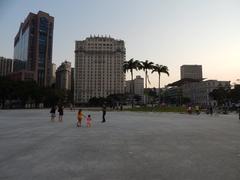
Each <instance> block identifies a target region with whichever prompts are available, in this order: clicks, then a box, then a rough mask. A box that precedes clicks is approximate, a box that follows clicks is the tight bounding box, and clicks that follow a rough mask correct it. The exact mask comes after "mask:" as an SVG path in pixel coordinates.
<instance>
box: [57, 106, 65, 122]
mask: <svg viewBox="0 0 240 180" xmlns="http://www.w3.org/2000/svg"><path fill="white" fill-rule="evenodd" d="M63 108H64V107H63V105H59V106H58V113H59V116H58V120H59V122H62V121H63Z"/></svg>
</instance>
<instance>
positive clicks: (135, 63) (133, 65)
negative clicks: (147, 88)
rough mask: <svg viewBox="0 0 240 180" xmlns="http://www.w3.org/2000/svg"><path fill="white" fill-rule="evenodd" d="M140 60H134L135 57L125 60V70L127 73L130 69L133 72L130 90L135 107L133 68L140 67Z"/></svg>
mask: <svg viewBox="0 0 240 180" xmlns="http://www.w3.org/2000/svg"><path fill="white" fill-rule="evenodd" d="M139 64H140V63H139V61H138V60H134V59H133V58H132V59H130V60H129V61H124V63H123V71H124V73H126V72H127V71H128V70H129V71H130V73H131V86H132V87H131V88H130V91H131V93H132V107H133V96H134V83H133V70H138V69H139Z"/></svg>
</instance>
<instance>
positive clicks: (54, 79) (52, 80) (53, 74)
mask: <svg viewBox="0 0 240 180" xmlns="http://www.w3.org/2000/svg"><path fill="white" fill-rule="evenodd" d="M56 70H57V66H56V64H54V63H52V67H51V74H52V77H51V85H53V84H55V83H56Z"/></svg>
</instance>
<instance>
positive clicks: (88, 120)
mask: <svg viewBox="0 0 240 180" xmlns="http://www.w3.org/2000/svg"><path fill="white" fill-rule="evenodd" d="M63 109H64V107H63V105H58V106H55V105H53V106H52V107H51V110H50V114H51V121H52V122H54V121H55V117H56V110H58V113H59V118H58V120H59V122H62V121H63ZM106 109H107V108H106V106H105V105H103V106H102V123H105V122H106V119H105V116H106ZM83 118H86V124H87V127H89V128H90V127H91V124H92V119H91V115H90V114H88V115H87V116H85V115H84V114H83V112H82V109H79V111H78V113H77V127H82V121H83Z"/></svg>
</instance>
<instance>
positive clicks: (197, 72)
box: [181, 65, 202, 80]
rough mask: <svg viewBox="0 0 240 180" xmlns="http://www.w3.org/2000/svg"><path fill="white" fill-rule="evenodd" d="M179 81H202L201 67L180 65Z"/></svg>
mask: <svg viewBox="0 0 240 180" xmlns="http://www.w3.org/2000/svg"><path fill="white" fill-rule="evenodd" d="M181 79H196V80H202V65H182V66H181Z"/></svg>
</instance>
